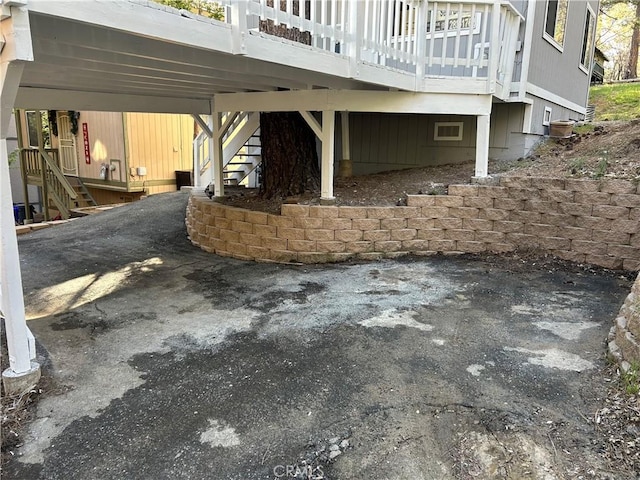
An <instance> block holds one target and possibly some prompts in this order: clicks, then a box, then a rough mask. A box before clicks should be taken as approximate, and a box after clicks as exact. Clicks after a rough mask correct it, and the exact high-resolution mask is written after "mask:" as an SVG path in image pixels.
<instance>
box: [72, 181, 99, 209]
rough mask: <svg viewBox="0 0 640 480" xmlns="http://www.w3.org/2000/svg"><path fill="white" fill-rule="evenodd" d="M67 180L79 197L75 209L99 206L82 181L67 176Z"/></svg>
mask: <svg viewBox="0 0 640 480" xmlns="http://www.w3.org/2000/svg"><path fill="white" fill-rule="evenodd" d="M65 178H66V179H67V181H68V182H69V185H71V187H72V188H73V190H74V191H75V192H76V194H77V197H76V199H75V200H74V203H75V205H74V207H75V208H80V207H95V206H97V205H98V202H96V200H95V199H94V198H93V196H92V195H91V193H89V190H87V187H86V186H85V185H84V183H82V180H80V179H79V178H78V177H73V176H71V175H65Z"/></svg>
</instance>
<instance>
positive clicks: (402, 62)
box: [3, 0, 520, 114]
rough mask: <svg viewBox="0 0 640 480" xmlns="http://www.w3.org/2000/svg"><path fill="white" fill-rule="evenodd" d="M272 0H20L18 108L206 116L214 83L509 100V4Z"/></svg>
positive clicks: (486, 0)
mask: <svg viewBox="0 0 640 480" xmlns="http://www.w3.org/2000/svg"><path fill="white" fill-rule="evenodd" d="M276 4H279V6H280V7H281V9H276V8H274V7H273V6H270V5H273V1H268V0H251V1H233V2H229V4H228V6H227V8H226V12H227V13H226V21H224V22H223V21H217V20H212V19H208V18H204V17H200V16H197V15H194V14H191V13H189V12H185V11H179V10H176V9H173V8H171V7H166V6H163V5H159V4H156V3H154V2H151V1H146V0H129V1H121V0H120V1H101V0H93V1H83V2H77V1H47V0H30V1H29V2H28V4H27V5H26V6H25V7H21V9H23V10H24V9H26V11H27V12H28V20H26V21H25V20H21V21H22V22H23V24H24V23H25V22H26V25H23V26H22V32H23V34H25V36H24V38H23V39H22V40H25V41H26V40H30V41H31V44H32V53H33V55H32V59H33V60H30V61H28V62H25V63H24V71H23V73H22V78H21V81H20V88H19V91H18V95H17V98H16V104H15V106H16V107H20V108H49V109H62V108H77V109H88V110H112V111H113V110H115V111H118V110H126V111H162V112H175V113H178V112H179V113H200V114H209V113H211V98H212V96H213V95H215V94H219V93H234V92H267V91H275V90H282V89H284V90H309V89H318V88H324V89H332V90H383V91H384V90H386V91H388V90H400V91H410V92H429V93H456V94H471V95H478V94H491V95H494V96H496V97H497V98H501V99H508V98H509V93H510V84H511V77H512V75H513V62H514V58H515V51H516V42H517V33H518V28H519V23H520V16H519V14H518V12H517V11H516V10H515V9H513V7H512V6H511V5H510V4H509V3H508V2H500V1H493V0H473V1H469V0H463V1H459V2H428V1H426V0H423V1H409V2H407V1H404V2H402V1H400V0H364V1H353V2H351V1H342V0H321V1H317V2H299V1H293V0H287V1H278V2H276ZM5 8H6V7H5ZM13 9H14V10H15V7H13ZM14 17H15V15H14ZM7 20H10V19H9V18H7ZM25 29H28V35H29V36H30V37H29V38H27V36H26V32H25ZM268 32H272V33H276V34H277V35H274V34H272V33H268ZM284 37H287V38H292V39H295V41H294V40H288V39H287V38H284ZM3 57H5V54H4V53H3Z"/></svg>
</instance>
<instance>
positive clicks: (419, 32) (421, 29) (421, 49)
mask: <svg viewBox="0 0 640 480" xmlns="http://www.w3.org/2000/svg"><path fill="white" fill-rule="evenodd" d="M428 10H429V5H428V2H427V0H422V1H420V2H418V4H417V8H416V31H415V34H416V87H415V90H416V92H419V91H421V90H422V80H423V79H424V73H425V63H426V61H427V12H428Z"/></svg>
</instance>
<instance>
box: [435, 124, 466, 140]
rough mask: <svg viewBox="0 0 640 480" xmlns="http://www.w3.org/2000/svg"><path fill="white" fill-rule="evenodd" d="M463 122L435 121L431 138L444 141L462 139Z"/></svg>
mask: <svg viewBox="0 0 640 480" xmlns="http://www.w3.org/2000/svg"><path fill="white" fill-rule="evenodd" d="M463 125H464V123H463V122H436V123H435V128H434V131H433V139H434V140H439V141H444V142H459V141H460V140H462V127H463Z"/></svg>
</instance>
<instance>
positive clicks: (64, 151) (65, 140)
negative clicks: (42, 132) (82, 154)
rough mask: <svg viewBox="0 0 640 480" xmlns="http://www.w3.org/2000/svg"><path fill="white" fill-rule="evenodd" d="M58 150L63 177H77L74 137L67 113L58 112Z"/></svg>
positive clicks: (76, 154) (76, 153)
mask: <svg viewBox="0 0 640 480" xmlns="http://www.w3.org/2000/svg"><path fill="white" fill-rule="evenodd" d="M58 150H59V152H58V153H59V155H60V169H61V170H62V173H63V174H65V175H71V176H74V177H77V176H78V152H77V150H76V137H75V135H74V134H73V133H71V119H70V118H69V114H68V113H67V112H58Z"/></svg>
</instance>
